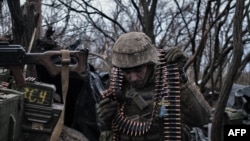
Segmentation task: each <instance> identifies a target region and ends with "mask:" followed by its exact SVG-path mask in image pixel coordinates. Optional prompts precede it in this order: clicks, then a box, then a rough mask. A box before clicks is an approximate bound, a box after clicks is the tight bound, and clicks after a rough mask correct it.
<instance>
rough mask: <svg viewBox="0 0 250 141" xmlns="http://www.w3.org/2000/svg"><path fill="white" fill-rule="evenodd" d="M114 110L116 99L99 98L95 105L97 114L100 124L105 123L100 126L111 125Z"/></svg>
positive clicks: (115, 108)
mask: <svg viewBox="0 0 250 141" xmlns="http://www.w3.org/2000/svg"><path fill="white" fill-rule="evenodd" d="M116 111H117V101H116V100H111V99H110V98H105V99H103V100H101V101H100V103H99V104H98V105H97V115H98V117H99V120H100V122H101V124H105V125H101V126H111V122H112V119H113V116H114V115H115V113H116ZM109 128H111V127H109Z"/></svg>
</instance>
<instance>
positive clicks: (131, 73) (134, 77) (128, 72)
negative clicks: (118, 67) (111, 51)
mask: <svg viewBox="0 0 250 141" xmlns="http://www.w3.org/2000/svg"><path fill="white" fill-rule="evenodd" d="M122 71H123V74H124V77H125V79H126V80H127V81H128V82H129V83H130V84H131V85H132V86H133V87H134V88H141V87H142V86H143V83H144V79H145V76H146V73H147V65H141V66H138V67H134V68H131V69H122Z"/></svg>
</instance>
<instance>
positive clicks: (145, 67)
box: [97, 32, 210, 141]
mask: <svg viewBox="0 0 250 141" xmlns="http://www.w3.org/2000/svg"><path fill="white" fill-rule="evenodd" d="M112 51H113V54H112V65H113V70H112V72H111V76H110V86H109V88H108V89H107V90H106V91H105V92H104V93H103V95H102V97H103V98H102V100H101V101H100V103H99V104H98V106H97V113H98V116H99V120H100V125H101V130H102V133H101V137H100V141H109V140H113V141H115V140H117V141H118V140H121V141H163V140H167V139H169V140H182V141H189V140H190V134H189V131H190V128H191V127H202V126H203V125H205V124H207V123H208V122H209V118H210V106H209V104H208V103H207V101H206V100H205V99H204V97H203V95H202V94H201V93H200V92H199V90H198V89H197V87H196V86H195V84H194V83H193V82H191V81H190V78H188V77H187V76H186V75H185V72H184V71H182V70H183V66H184V64H185V63H186V61H187V57H186V56H185V55H184V53H183V52H182V51H181V50H179V49H178V48H176V47H172V48H169V49H167V50H166V51H165V52H164V51H160V50H157V49H156V47H155V46H154V45H153V44H152V42H151V40H150V38H149V37H148V36H147V35H146V34H144V33H142V32H130V33H126V34H123V35H121V36H120V37H119V38H118V39H117V41H116V42H115V44H114V46H113V48H112ZM175 71H177V73H175ZM178 94H180V98H178ZM171 95H172V96H171ZM178 100H179V103H178ZM178 104H179V105H178ZM173 107H174V108H173ZM171 108H172V109H171ZM178 115H179V117H178Z"/></svg>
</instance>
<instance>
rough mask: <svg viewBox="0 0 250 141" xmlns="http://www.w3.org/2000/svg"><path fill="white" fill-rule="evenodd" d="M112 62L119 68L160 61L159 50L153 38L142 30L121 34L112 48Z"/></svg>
mask: <svg viewBox="0 0 250 141" xmlns="http://www.w3.org/2000/svg"><path fill="white" fill-rule="evenodd" d="M112 52H113V54H112V55H113V56H112V64H113V65H114V66H116V67H119V68H132V67H136V66H139V65H142V64H147V63H155V64H156V63H157V62H158V56H159V55H158V51H157V49H156V48H155V46H154V45H153V44H152V42H151V39H150V38H149V37H148V36H147V35H146V34H145V33H142V32H130V33H126V34H123V35H121V36H120V37H119V38H118V39H117V41H116V42H115V44H114V46H113V48H112Z"/></svg>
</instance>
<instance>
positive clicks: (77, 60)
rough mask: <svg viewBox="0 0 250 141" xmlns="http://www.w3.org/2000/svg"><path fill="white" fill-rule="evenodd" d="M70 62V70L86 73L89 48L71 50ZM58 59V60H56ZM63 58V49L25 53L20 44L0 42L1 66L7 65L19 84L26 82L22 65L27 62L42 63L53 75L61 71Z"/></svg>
mask: <svg viewBox="0 0 250 141" xmlns="http://www.w3.org/2000/svg"><path fill="white" fill-rule="evenodd" d="M69 54H70V59H69V60H66V62H67V63H69V69H70V71H73V72H76V73H78V74H79V75H84V74H86V71H87V62H86V60H87V57H88V50H87V49H82V50H79V51H70V52H69ZM55 60H57V61H55ZM58 62H61V63H63V62H65V60H64V61H63V60H62V53H61V51H46V52H43V53H25V50H24V48H23V47H22V46H20V45H10V44H8V43H6V42H0V67H6V68H8V69H10V70H11V72H12V73H13V76H14V79H15V81H16V85H17V86H23V85H24V84H25V81H24V76H23V73H22V71H23V69H22V66H23V65H25V64H41V65H43V66H45V67H46V69H47V70H48V72H49V73H50V75H51V76H55V75H57V74H59V73H60V72H61V66H62V65H61V64H60V63H58Z"/></svg>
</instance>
